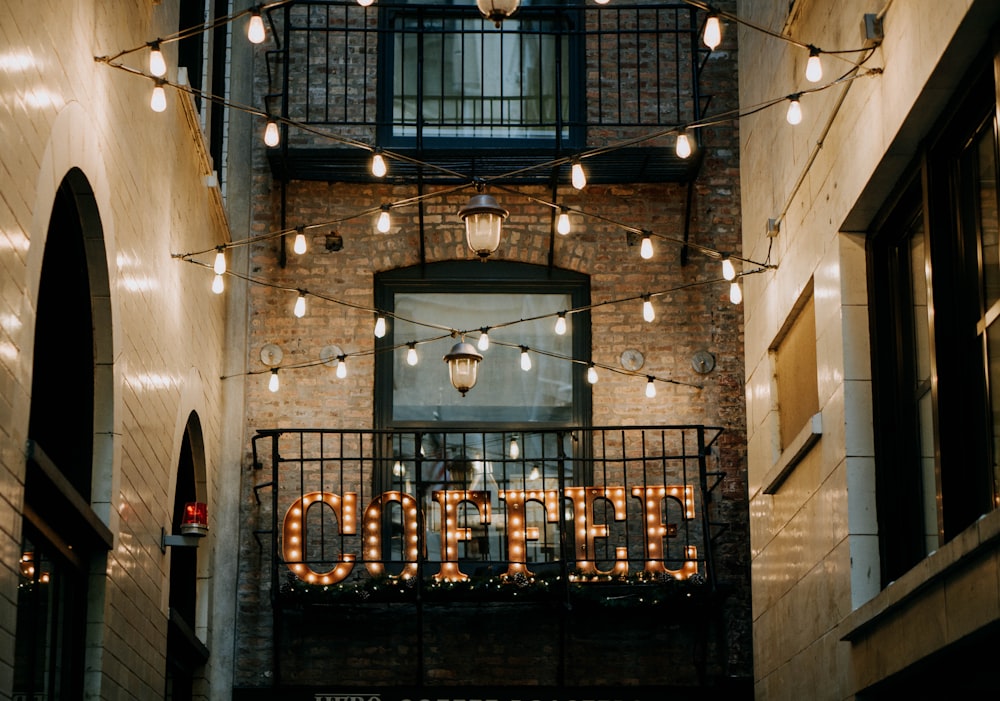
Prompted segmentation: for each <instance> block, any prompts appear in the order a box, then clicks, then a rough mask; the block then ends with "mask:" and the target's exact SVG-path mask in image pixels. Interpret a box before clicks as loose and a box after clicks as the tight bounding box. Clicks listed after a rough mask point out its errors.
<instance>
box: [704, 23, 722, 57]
mask: <svg viewBox="0 0 1000 701" xmlns="http://www.w3.org/2000/svg"><path fill="white" fill-rule="evenodd" d="M701 40H702V41H704V42H705V46H707V47H708V48H710V49H711V50H712V51H715V47H717V46H718V45H719V44H721V43H722V24H721V23H720V22H719V16H718V15H710V16H709V18H708V19H707V20H706V21H705V33H704V34H703V35H702V37H701Z"/></svg>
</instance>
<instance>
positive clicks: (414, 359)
mask: <svg viewBox="0 0 1000 701" xmlns="http://www.w3.org/2000/svg"><path fill="white" fill-rule="evenodd" d="M418 362H420V358H419V357H418V356H417V344H416V343H410V344H408V348H407V351H406V364H407V365H416V364H417V363H418Z"/></svg>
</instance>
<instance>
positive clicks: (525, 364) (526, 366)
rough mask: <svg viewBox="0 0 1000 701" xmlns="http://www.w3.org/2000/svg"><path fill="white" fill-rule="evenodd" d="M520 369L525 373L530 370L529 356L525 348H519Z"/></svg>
mask: <svg viewBox="0 0 1000 701" xmlns="http://www.w3.org/2000/svg"><path fill="white" fill-rule="evenodd" d="M521 369H522V370H524V371H525V372H527V371H528V370H530V369H531V356H530V355H528V347H527V346H521Z"/></svg>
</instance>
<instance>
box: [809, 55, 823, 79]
mask: <svg viewBox="0 0 1000 701" xmlns="http://www.w3.org/2000/svg"><path fill="white" fill-rule="evenodd" d="M806 80H808V81H809V82H810V83H818V82H819V81H821V80H823V63H822V62H821V61H820V60H819V49H817V48H816V47H815V46H810V47H809V60H808V61H806Z"/></svg>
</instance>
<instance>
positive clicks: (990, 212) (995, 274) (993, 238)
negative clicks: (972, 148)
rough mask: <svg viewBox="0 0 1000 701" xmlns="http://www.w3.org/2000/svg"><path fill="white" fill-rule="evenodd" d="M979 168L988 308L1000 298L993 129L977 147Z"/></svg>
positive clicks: (979, 218)
mask: <svg viewBox="0 0 1000 701" xmlns="http://www.w3.org/2000/svg"><path fill="white" fill-rule="evenodd" d="M976 155H977V157H978V158H977V160H978V168H977V173H976V185H977V187H976V194H977V202H976V205H977V207H976V208H977V210H978V211H977V212H976V214H977V219H978V222H977V223H978V226H979V236H980V242H981V243H980V245H981V246H982V251H981V253H982V266H983V292H984V294H985V298H986V299H985V302H986V304H985V309H986V310H987V311H989V309H990V308H991V307H992V306H993V305H994V304H995V303H996V302H997V300H998V299H1000V248H998V246H997V232H998V228H1000V226H998V216H997V182H996V172H997V163H996V137H995V135H994V133H993V129H986V130H985V131H984V132H983V133H982V135H981V136H980V138H979V143H978V144H977V147H976Z"/></svg>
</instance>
